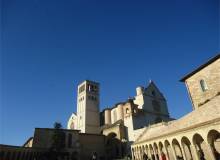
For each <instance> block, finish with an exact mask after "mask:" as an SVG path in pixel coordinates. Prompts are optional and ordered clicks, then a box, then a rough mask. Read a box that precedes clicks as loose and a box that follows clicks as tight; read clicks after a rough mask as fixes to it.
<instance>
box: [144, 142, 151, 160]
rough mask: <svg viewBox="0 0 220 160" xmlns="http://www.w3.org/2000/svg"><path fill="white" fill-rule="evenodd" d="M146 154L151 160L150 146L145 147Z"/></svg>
mask: <svg viewBox="0 0 220 160" xmlns="http://www.w3.org/2000/svg"><path fill="white" fill-rule="evenodd" d="M145 153H146V155H147V157H148V158H149V157H150V154H149V148H148V145H145Z"/></svg>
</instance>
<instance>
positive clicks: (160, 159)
mask: <svg viewBox="0 0 220 160" xmlns="http://www.w3.org/2000/svg"><path fill="white" fill-rule="evenodd" d="M158 148H159V149H158V156H159V160H162V158H161V150H160V147H158Z"/></svg>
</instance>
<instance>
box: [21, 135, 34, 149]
mask: <svg viewBox="0 0 220 160" xmlns="http://www.w3.org/2000/svg"><path fill="white" fill-rule="evenodd" d="M32 139H33V137H30V138H28V140H27V141H26V142H25V143H24V144H23V147H25V145H26V144H28V143H29V142H30V141H31V140H32Z"/></svg>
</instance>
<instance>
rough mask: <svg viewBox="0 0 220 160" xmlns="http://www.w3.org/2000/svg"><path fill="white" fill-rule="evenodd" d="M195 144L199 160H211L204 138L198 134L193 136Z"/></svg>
mask: <svg viewBox="0 0 220 160" xmlns="http://www.w3.org/2000/svg"><path fill="white" fill-rule="evenodd" d="M193 144H194V145H195V147H196V152H197V155H198V157H199V159H204V158H205V159H211V157H210V156H209V153H208V148H207V145H206V143H205V141H204V139H203V138H202V136H201V135H199V134H198V133H196V134H195V135H194V136H193Z"/></svg>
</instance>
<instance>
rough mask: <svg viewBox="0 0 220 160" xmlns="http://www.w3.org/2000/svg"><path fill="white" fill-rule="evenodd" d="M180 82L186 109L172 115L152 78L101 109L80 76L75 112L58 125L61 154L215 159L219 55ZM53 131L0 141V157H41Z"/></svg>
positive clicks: (94, 87)
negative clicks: (22, 140)
mask: <svg viewBox="0 0 220 160" xmlns="http://www.w3.org/2000/svg"><path fill="white" fill-rule="evenodd" d="M180 82H184V83H185V85H186V88H187V91H188V94H189V98H190V100H191V102H192V112H190V113H188V114H187V115H185V116H183V117H181V118H180V119H174V118H172V117H170V115H169V111H168V106H167V101H166V98H165V96H164V95H163V93H162V92H161V91H160V89H159V88H158V87H157V85H156V84H155V83H154V82H153V81H152V80H151V81H149V82H148V84H147V85H146V86H138V87H137V88H136V94H135V96H134V97H129V98H125V99H124V100H123V101H122V102H115V104H114V105H112V106H105V107H102V108H104V109H103V110H100V85H99V83H98V82H94V81H91V80H85V81H83V82H82V83H80V84H79V85H78V89H77V106H76V113H70V117H69V119H68V121H67V128H66V129H60V131H62V133H63V134H64V146H63V149H62V153H63V154H62V157H61V159H65V160H74V159H76V160H87V159H90V158H91V155H92V154H93V153H94V152H95V153H96V154H97V155H98V157H99V159H105V160H112V159H120V158H125V157H127V158H129V157H131V158H132V159H133V160H145V159H146V158H148V159H151V160H179V159H183V160H201V159H206V160H218V159H220V54H218V55H216V56H214V57H213V58H211V59H209V60H208V61H207V62H206V63H204V64H202V65H201V66H199V67H198V68H196V69H194V70H193V71H192V72H190V73H188V74H187V75H185V76H184V77H183V78H182V79H181V80H180ZM134 90H135V89H134ZM180 106H181V107H184V106H182V105H181V104H180ZM180 106H178V107H180ZM55 132H56V130H55V129H54V128H35V131H34V133H33V136H31V137H30V138H29V139H28V140H27V141H26V142H25V143H24V145H23V146H9V145H0V159H1V160H38V159H42V157H43V156H45V154H46V153H47V152H48V151H49V150H50V148H51V146H52V143H53V142H52V141H53V140H52V139H53V138H52V137H53V135H54V133H55Z"/></svg>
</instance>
